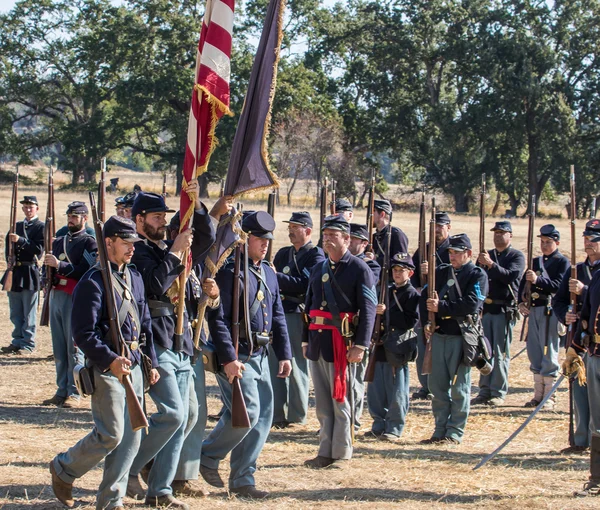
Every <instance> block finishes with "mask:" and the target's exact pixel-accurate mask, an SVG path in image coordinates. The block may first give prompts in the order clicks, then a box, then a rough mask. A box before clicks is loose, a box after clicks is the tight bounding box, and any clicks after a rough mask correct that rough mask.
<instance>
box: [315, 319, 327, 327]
mask: <svg viewBox="0 0 600 510" xmlns="http://www.w3.org/2000/svg"><path fill="white" fill-rule="evenodd" d="M313 320H314V324H316V325H317V326H323V325H324V324H325V317H313Z"/></svg>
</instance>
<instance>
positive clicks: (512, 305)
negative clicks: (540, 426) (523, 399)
mask: <svg viewBox="0 0 600 510" xmlns="http://www.w3.org/2000/svg"><path fill="white" fill-rule="evenodd" d="M491 230H492V232H494V246H495V248H494V249H493V250H489V251H488V252H487V253H480V254H479V257H478V258H477V263H478V265H479V266H480V267H482V268H483V269H484V271H485V272H486V273H487V275H488V285H489V294H488V295H487V297H486V299H485V304H484V305H483V331H484V332H485V336H486V337H487V339H488V340H489V341H490V343H491V344H492V349H493V352H494V363H493V367H494V368H493V369H492V373H491V374H489V375H481V376H480V377H479V394H478V395H477V397H475V398H474V399H473V400H472V401H471V405H479V404H485V405H489V406H498V405H501V404H502V403H503V402H504V398H505V397H506V393H507V391H508V369H509V365H510V345H511V343H512V338H513V328H514V326H515V322H516V313H517V305H518V299H517V295H518V292H519V283H520V282H521V277H522V276H523V271H525V256H524V255H523V253H521V252H520V251H519V250H517V249H515V248H513V247H512V246H511V239H512V226H511V224H510V221H506V220H503V221H498V222H496V224H495V225H494V228H492V229H491Z"/></svg>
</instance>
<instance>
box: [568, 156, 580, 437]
mask: <svg viewBox="0 0 600 510" xmlns="http://www.w3.org/2000/svg"><path fill="white" fill-rule="evenodd" d="M570 212H571V278H572V279H573V280H577V241H576V240H575V217H576V216H577V208H576V206H575V165H571V207H570ZM569 312H571V313H577V294H575V292H571V293H570V295H569ZM574 336H575V323H571V324H569V329H568V330H567V345H566V349H568V348H569V347H570V346H571V344H572V343H573V337H574ZM573 398H574V397H573V377H569V446H575V423H574V419H573V418H574V417H573V411H574V409H573V407H574V401H573Z"/></svg>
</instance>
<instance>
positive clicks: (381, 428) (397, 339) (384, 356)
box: [367, 253, 419, 442]
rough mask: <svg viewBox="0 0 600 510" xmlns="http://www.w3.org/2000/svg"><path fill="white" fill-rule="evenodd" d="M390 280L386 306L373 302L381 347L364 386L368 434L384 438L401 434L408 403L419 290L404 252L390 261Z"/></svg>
mask: <svg viewBox="0 0 600 510" xmlns="http://www.w3.org/2000/svg"><path fill="white" fill-rule="evenodd" d="M390 265H391V267H392V276H393V278H394V283H393V284H392V285H390V287H389V289H388V300H387V302H388V304H389V308H388V307H386V305H385V304H384V303H381V304H378V305H377V314H378V315H382V316H383V317H382V321H381V338H382V339H383V340H384V344H383V347H382V348H378V349H376V350H375V356H376V358H375V361H376V364H375V375H374V378H373V382H372V383H369V386H368V389H367V402H368V405H369V413H370V414H371V417H372V418H373V425H372V426H371V433H372V434H374V435H375V436H377V437H379V438H381V439H383V440H386V441H392V442H393V441H397V440H398V439H400V436H401V435H402V431H403V430H404V424H405V422H406V414H407V413H408V406H409V398H408V396H409V390H410V381H409V372H410V370H409V367H408V362H409V361H413V360H414V359H415V358H416V356H417V334H416V333H415V331H414V327H415V326H416V325H417V322H418V320H419V312H418V308H419V293H418V292H417V291H416V289H415V288H414V287H413V286H412V285H411V283H410V277H411V276H412V273H413V271H414V269H415V266H414V264H413V261H412V259H411V258H410V255H408V253H396V254H395V255H394V256H393V257H392V260H391V263H390Z"/></svg>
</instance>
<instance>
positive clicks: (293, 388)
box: [269, 313, 309, 423]
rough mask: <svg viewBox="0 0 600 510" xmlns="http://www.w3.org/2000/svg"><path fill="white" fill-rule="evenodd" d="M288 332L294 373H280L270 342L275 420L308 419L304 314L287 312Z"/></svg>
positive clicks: (303, 420) (296, 420)
mask: <svg viewBox="0 0 600 510" xmlns="http://www.w3.org/2000/svg"><path fill="white" fill-rule="evenodd" d="M285 321H286V323H287V330H288V334H289V335H290V343H291V346H292V373H291V374H290V376H289V377H286V378H285V379H282V378H281V377H277V372H278V371H279V361H278V360H277V356H275V351H273V347H271V346H270V345H269V371H270V372H271V385H272V387H273V422H282V421H288V422H290V423H306V416H307V414H308V387H309V377H308V360H306V359H305V358H304V355H303V354H302V329H303V327H304V324H303V322H302V315H301V314H299V313H286V314H285Z"/></svg>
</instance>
